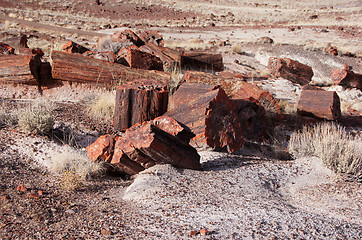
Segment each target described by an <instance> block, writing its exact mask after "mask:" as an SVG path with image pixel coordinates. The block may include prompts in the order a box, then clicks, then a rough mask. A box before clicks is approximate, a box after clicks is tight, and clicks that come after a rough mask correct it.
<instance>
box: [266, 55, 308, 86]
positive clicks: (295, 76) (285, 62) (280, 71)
mask: <svg viewBox="0 0 362 240" xmlns="http://www.w3.org/2000/svg"><path fill="white" fill-rule="evenodd" d="M268 69H269V72H270V74H272V75H273V76H274V77H277V78H278V77H282V78H285V79H288V80H289V81H291V82H293V83H297V84H300V85H305V84H308V83H309V82H310V81H311V80H312V77H313V70H312V68H311V67H310V66H307V65H305V64H303V63H300V62H298V61H295V60H292V59H290V58H276V57H271V58H269V62H268Z"/></svg>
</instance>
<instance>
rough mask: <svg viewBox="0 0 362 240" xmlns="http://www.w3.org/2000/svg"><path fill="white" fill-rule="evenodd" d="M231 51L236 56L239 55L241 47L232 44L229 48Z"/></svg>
mask: <svg viewBox="0 0 362 240" xmlns="http://www.w3.org/2000/svg"><path fill="white" fill-rule="evenodd" d="M231 50H232V51H233V52H235V53H237V54H241V53H242V49H241V46H240V45H238V44H233V45H232V46H231Z"/></svg>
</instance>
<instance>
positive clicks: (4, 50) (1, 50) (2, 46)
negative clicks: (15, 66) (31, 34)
mask: <svg viewBox="0 0 362 240" xmlns="http://www.w3.org/2000/svg"><path fill="white" fill-rule="evenodd" d="M14 53H15V49H14V48H13V47H10V46H9V45H8V44H6V43H1V42H0V55H1V54H4V55H9V54H14Z"/></svg>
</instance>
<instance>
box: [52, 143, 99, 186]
mask: <svg viewBox="0 0 362 240" xmlns="http://www.w3.org/2000/svg"><path fill="white" fill-rule="evenodd" d="M45 165H46V166H47V167H48V169H49V170H50V171H51V172H52V173H54V174H58V175H60V176H61V180H62V182H61V184H62V187H63V188H64V189H68V190H77V189H79V188H80V187H82V186H83V185H84V183H85V182H86V180H87V179H91V178H96V177H100V176H102V175H103V174H104V173H105V168H104V167H103V165H102V164H101V163H95V162H92V161H90V160H89V159H88V158H87V156H86V155H85V154H84V153H82V152H81V151H79V150H76V149H73V148H71V147H69V148H67V149H65V151H63V152H58V151H55V152H53V153H52V154H51V157H50V158H49V159H47V161H46V163H45Z"/></svg>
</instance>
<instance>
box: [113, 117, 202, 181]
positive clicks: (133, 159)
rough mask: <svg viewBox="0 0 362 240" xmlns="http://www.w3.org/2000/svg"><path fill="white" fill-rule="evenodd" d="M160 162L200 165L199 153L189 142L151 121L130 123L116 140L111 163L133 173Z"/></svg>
mask: <svg viewBox="0 0 362 240" xmlns="http://www.w3.org/2000/svg"><path fill="white" fill-rule="evenodd" d="M159 163H169V164H171V165H173V166H175V167H180V168H189V169H200V167H201V165H200V156H199V154H198V153H197V151H196V150H195V149H194V148H193V147H191V146H190V145H188V144H186V143H184V142H182V141H181V140H180V139H178V138H177V137H175V136H172V135H171V134H169V133H167V132H165V131H163V130H161V129H160V128H158V127H156V126H155V125H153V124H151V123H150V122H148V123H145V124H141V125H139V126H135V127H132V128H131V129H129V130H128V131H126V132H125V133H124V134H122V135H121V136H120V137H119V138H118V140H117V141H116V143H115V150H114V155H113V158H112V161H111V164H112V165H114V166H115V167H116V168H117V169H119V171H121V172H122V171H123V172H126V173H127V174H130V175H133V174H137V173H138V172H140V171H142V170H144V169H146V168H149V167H152V166H154V165H155V164H159Z"/></svg>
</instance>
